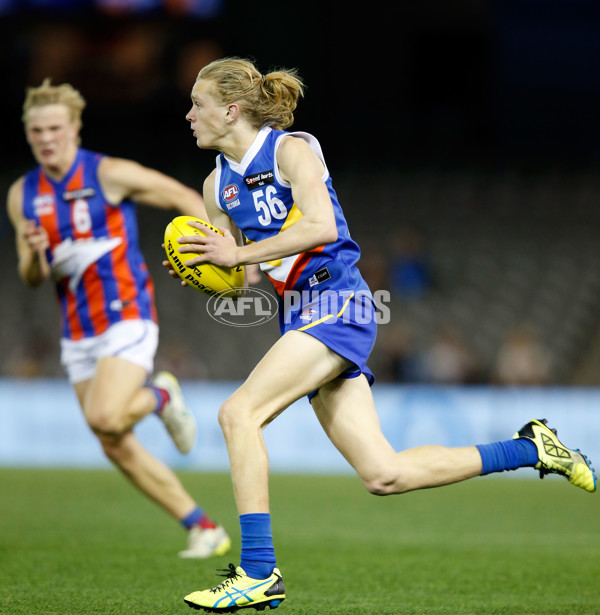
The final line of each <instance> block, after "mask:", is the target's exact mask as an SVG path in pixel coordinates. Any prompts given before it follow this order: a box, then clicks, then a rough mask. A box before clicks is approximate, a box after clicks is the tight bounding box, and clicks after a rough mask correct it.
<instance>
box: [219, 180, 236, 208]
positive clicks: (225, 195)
mask: <svg viewBox="0 0 600 615" xmlns="http://www.w3.org/2000/svg"><path fill="white" fill-rule="evenodd" d="M239 194H240V189H239V188H238V186H237V185H236V184H229V186H227V187H226V188H223V191H222V192H221V198H222V199H223V200H224V201H225V203H231V201H233V200H234V199H237V197H238V196H239Z"/></svg>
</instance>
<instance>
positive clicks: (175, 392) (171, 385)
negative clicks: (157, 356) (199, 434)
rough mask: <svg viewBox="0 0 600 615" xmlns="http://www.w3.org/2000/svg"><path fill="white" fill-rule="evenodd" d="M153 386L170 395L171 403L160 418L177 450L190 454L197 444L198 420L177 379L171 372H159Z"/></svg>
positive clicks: (168, 403) (159, 414)
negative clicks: (190, 408) (189, 407)
mask: <svg viewBox="0 0 600 615" xmlns="http://www.w3.org/2000/svg"><path fill="white" fill-rule="evenodd" d="M152 385H153V386H155V387H157V388H159V389H165V390H166V391H167V392H168V393H169V401H168V402H167V403H166V404H165V407H164V408H163V409H162V411H161V412H159V413H158V416H159V417H160V419H161V421H162V422H163V423H164V424H165V427H166V428H167V431H168V432H169V435H170V436H171V438H172V439H173V442H174V443H175V446H176V447H177V449H178V450H179V451H180V452H181V453H189V452H190V451H191V450H192V447H193V446H194V442H196V419H195V418H194V415H193V414H192V413H191V412H190V410H189V409H188V408H187V406H186V405H185V401H184V400H183V395H182V393H181V387H180V386H179V382H178V381H177V378H175V376H173V374H170V373H169V372H158V374H156V376H154V378H152Z"/></svg>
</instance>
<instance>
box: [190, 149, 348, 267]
mask: <svg viewBox="0 0 600 615" xmlns="http://www.w3.org/2000/svg"><path fill="white" fill-rule="evenodd" d="M277 163H278V165H279V169H280V172H281V175H282V177H283V179H285V180H286V181H288V182H289V183H290V184H291V186H292V194H293V196H294V202H295V204H296V206H297V207H298V208H299V209H300V211H301V212H302V218H300V220H298V222H296V223H295V224H293V225H292V226H290V227H289V228H287V229H286V230H285V231H283V232H281V233H279V234H278V235H275V236H273V237H268V238H266V239H263V240H261V241H257V242H256V243H252V244H248V245H245V246H239V245H236V244H235V243H234V242H232V241H230V240H228V238H227V237H225V238H222V237H216V236H211V237H206V238H204V237H189V238H188V237H186V238H185V240H186V242H187V241H188V240H189V245H186V246H183V247H182V248H181V251H182V252H199V253H202V254H201V255H199V256H198V257H197V258H194V259H191V260H190V261H188V264H190V265H194V264H197V263H202V262H207V261H208V262H212V263H215V264H217V265H222V266H226V267H234V266H236V265H247V264H250V263H262V262H265V261H269V260H275V259H278V258H283V257H284V256H290V255H293V254H298V253H300V252H305V251H307V250H311V249H313V248H316V247H317V246H320V245H323V244H327V243H331V242H333V241H335V240H336V239H337V227H336V223H335V215H334V213H333V205H332V203H331V199H330V198H329V193H328V191H327V187H326V186H325V183H324V182H323V179H322V174H323V170H324V168H323V163H322V162H321V161H320V160H319V158H318V156H317V155H316V154H315V153H314V151H313V150H312V149H311V148H310V146H309V145H308V144H307V143H306V142H305V141H303V140H302V139H297V138H294V137H289V138H286V139H284V141H283V142H282V144H281V146H280V147H279V150H278V153H277ZM205 194H208V192H205Z"/></svg>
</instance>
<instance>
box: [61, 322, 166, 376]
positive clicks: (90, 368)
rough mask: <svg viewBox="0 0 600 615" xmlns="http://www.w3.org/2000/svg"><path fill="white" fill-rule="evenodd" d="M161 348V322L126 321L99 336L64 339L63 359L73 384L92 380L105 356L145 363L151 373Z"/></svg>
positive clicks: (146, 368) (112, 326)
mask: <svg viewBox="0 0 600 615" xmlns="http://www.w3.org/2000/svg"><path fill="white" fill-rule="evenodd" d="M157 347H158V325H157V324H156V323H155V322H153V321H152V320H122V321H121V322H117V323H115V324H114V325H111V326H110V327H109V328H108V329H107V330H106V331H105V332H104V333H102V334H100V335H97V336H96V337H85V338H83V339H81V340H70V339H67V338H62V339H61V340H60V362H61V364H62V366H63V367H64V369H65V371H66V372H67V377H68V379H69V382H70V383H71V384H74V383H76V382H81V381H83V380H89V379H90V378H93V377H94V374H95V373H96V363H97V362H98V359H101V358H102V357H121V358H122V359H126V360H127V361H131V362H132V363H135V364H136V365H141V366H142V367H143V368H144V369H145V370H146V371H147V372H148V373H151V372H152V370H153V368H154V355H155V354H156V348H157Z"/></svg>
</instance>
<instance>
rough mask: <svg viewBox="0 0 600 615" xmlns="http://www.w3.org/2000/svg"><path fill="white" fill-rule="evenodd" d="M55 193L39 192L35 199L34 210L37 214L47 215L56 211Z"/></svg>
mask: <svg viewBox="0 0 600 615" xmlns="http://www.w3.org/2000/svg"><path fill="white" fill-rule="evenodd" d="M54 205H55V201H54V195H53V194H38V196H36V197H35V198H34V199H33V212H34V214H35V215H36V216H46V215H48V214H51V213H52V212H53V211H54Z"/></svg>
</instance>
